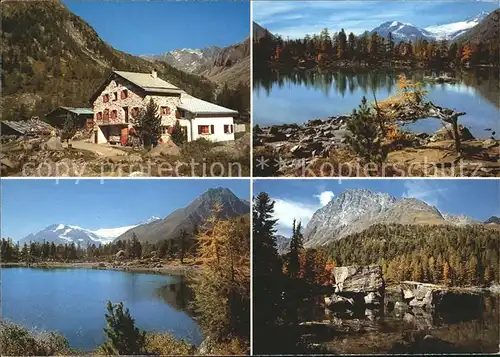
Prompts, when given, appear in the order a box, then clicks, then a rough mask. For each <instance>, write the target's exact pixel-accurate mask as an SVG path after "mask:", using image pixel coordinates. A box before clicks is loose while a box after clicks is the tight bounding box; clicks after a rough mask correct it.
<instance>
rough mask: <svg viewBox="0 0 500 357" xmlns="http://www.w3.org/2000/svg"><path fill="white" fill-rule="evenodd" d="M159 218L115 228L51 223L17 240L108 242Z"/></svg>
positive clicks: (24, 241) (61, 242)
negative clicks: (92, 227)
mask: <svg viewBox="0 0 500 357" xmlns="http://www.w3.org/2000/svg"><path fill="white" fill-rule="evenodd" d="M159 219H161V218H159V217H156V216H152V217H150V218H148V219H147V220H146V221H144V222H140V223H137V224H134V225H129V226H123V227H117V228H100V229H96V230H91V229H86V228H82V227H79V226H75V225H68V224H62V223H59V224H52V225H50V226H48V227H46V228H44V229H42V230H40V231H38V232H36V233H34V234H33V233H32V234H30V235H28V236H26V237H24V238H22V239H21V240H20V241H19V242H20V244H24V243H29V242H43V241H46V242H50V243H52V242H54V243H55V244H70V243H78V242H80V243H81V244H82V245H87V244H89V245H92V244H96V245H100V244H108V243H111V242H112V241H113V240H115V239H116V238H117V237H119V236H121V235H122V234H124V233H125V232H127V231H129V230H130V229H132V228H135V227H137V226H139V225H142V224H146V223H151V222H154V221H157V220H159Z"/></svg>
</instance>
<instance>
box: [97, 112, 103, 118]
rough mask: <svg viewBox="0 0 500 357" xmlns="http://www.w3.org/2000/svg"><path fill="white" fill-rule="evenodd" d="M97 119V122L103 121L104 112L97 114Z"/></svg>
mask: <svg viewBox="0 0 500 357" xmlns="http://www.w3.org/2000/svg"><path fill="white" fill-rule="evenodd" d="M96 119H97V120H102V112H99V113H97V114H96Z"/></svg>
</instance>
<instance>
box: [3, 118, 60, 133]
mask: <svg viewBox="0 0 500 357" xmlns="http://www.w3.org/2000/svg"><path fill="white" fill-rule="evenodd" d="M2 124H4V125H7V126H8V127H10V128H12V129H14V130H15V131H17V132H19V133H21V134H28V133H47V134H48V133H50V132H51V131H52V130H54V128H53V127H52V126H51V125H49V124H47V123H46V122H44V121H41V120H37V119H29V120H19V121H14V120H2Z"/></svg>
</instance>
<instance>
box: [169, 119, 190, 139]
mask: <svg viewBox="0 0 500 357" xmlns="http://www.w3.org/2000/svg"><path fill="white" fill-rule="evenodd" d="M170 138H171V139H172V141H173V142H174V144H175V145H182V144H184V142H185V141H186V137H185V135H184V131H183V130H182V127H181V124H180V123H179V121H178V120H176V121H175V124H174V127H173V128H172V133H171V134H170Z"/></svg>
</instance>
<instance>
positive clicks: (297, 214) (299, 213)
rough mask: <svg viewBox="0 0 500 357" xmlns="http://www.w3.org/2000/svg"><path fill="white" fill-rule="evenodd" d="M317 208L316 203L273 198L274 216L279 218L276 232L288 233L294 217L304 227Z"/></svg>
mask: <svg viewBox="0 0 500 357" xmlns="http://www.w3.org/2000/svg"><path fill="white" fill-rule="evenodd" d="M317 209H318V206H317V205H311V204H306V203H302V202H297V201H292V200H283V199H279V198H278V199H275V203H274V217H275V218H278V219H279V220H278V233H279V234H283V235H289V234H290V232H291V230H292V226H293V220H294V219H296V220H297V222H298V221H300V222H302V226H303V227H305V226H306V225H307V222H309V221H310V220H311V217H312V215H313V214H314V212H316V210H317Z"/></svg>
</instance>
